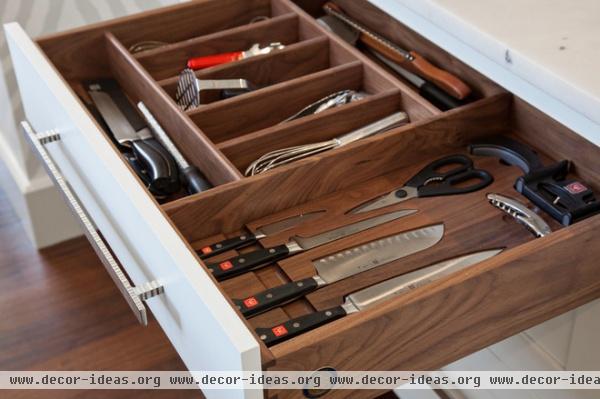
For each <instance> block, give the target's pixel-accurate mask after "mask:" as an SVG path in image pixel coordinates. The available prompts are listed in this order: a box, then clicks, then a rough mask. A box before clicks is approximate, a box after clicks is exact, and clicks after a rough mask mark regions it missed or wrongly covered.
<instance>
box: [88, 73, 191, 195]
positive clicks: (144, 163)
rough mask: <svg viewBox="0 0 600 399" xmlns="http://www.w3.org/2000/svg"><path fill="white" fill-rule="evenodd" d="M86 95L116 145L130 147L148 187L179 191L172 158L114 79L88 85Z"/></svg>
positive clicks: (157, 191) (175, 167) (156, 190)
mask: <svg viewBox="0 0 600 399" xmlns="http://www.w3.org/2000/svg"><path fill="white" fill-rule="evenodd" d="M88 94H89V95H90V97H91V98H92V100H93V101H94V104H95V105H96V108H97V109H98V112H99V113H100V115H102V118H103V119H104V121H105V122H106V124H107V125H108V127H109V128H110V130H111V132H112V134H113V136H114V137H115V138H116V140H117V141H118V142H119V144H121V145H123V146H125V147H127V148H131V149H132V152H133V154H134V156H135V158H136V159H137V160H138V161H139V164H140V165H141V167H142V168H143V170H145V171H146V173H147V174H148V180H147V183H148V189H149V190H150V191H152V192H153V193H156V194H161V195H169V194H174V193H176V192H177V191H179V190H180V188H181V184H180V181H179V173H178V170H177V165H176V163H175V160H174V159H173V157H172V156H171V155H170V154H169V152H168V151H167V150H165V148H164V147H163V146H162V145H161V144H160V143H159V142H158V141H157V140H156V139H155V138H154V137H153V136H152V132H151V131H150V129H149V128H148V126H147V125H146V123H145V122H144V120H143V119H142V117H141V116H140V114H139V113H138V112H137V111H136V109H135V108H134V107H133V105H132V104H131V103H130V102H129V100H128V99H127V97H126V96H125V94H124V93H123V91H121V88H120V87H119V85H118V83H117V82H116V81H114V80H109V79H106V80H99V81H96V82H90V83H89V84H88Z"/></svg>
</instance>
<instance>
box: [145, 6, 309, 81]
mask: <svg viewBox="0 0 600 399" xmlns="http://www.w3.org/2000/svg"><path fill="white" fill-rule="evenodd" d="M297 41H298V17H297V15H295V14H292V13H289V14H284V15H280V16H276V17H273V18H269V19H267V20H264V21H259V22H255V23H250V24H247V25H242V26H237V27H235V28H231V29H226V30H222V31H219V32H215V33H211V34H208V35H204V36H199V37H195V38H192V39H188V40H185V41H182V42H176V43H171V44H167V45H164V46H161V47H158V48H156V49H151V50H146V51H142V52H139V53H136V54H134V57H135V58H136V59H137V60H138V62H139V63H140V64H141V65H142V66H143V67H144V68H146V70H147V71H148V72H149V73H150V75H152V77H153V78H154V79H157V80H161V79H165V78H167V77H169V76H174V75H176V74H177V73H179V72H180V71H181V70H182V69H183V68H184V67H185V65H186V62H187V60H188V59H189V58H192V57H200V56H206V55H211V54H219V53H227V52H232V51H242V50H247V49H248V48H250V47H251V46H252V45H253V44H255V43H259V44H260V45H266V44H269V43H271V42H281V43H283V44H285V45H289V44H292V43H296V42H297Z"/></svg>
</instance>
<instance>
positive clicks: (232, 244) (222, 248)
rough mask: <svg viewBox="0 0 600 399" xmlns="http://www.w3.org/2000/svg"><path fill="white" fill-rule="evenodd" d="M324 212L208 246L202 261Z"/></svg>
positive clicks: (309, 213) (287, 219)
mask: <svg viewBox="0 0 600 399" xmlns="http://www.w3.org/2000/svg"><path fill="white" fill-rule="evenodd" d="M324 213H325V211H324V210H319V211H314V212H308V213H301V214H299V215H295V216H291V217H288V218H285V219H282V220H278V221H276V222H274V223H269V224H265V225H263V226H261V227H259V228H258V229H256V233H248V234H242V235H240V236H237V237H233V238H228V239H226V240H223V241H220V242H217V243H214V244H211V245H207V246H205V247H202V248H201V249H200V252H201V254H200V259H206V258H209V257H211V256H215V255H219V254H222V253H223V252H227V251H230V250H232V249H241V248H245V247H247V246H249V245H252V244H254V243H256V242H257V241H258V240H262V239H263V238H267V237H268V236H270V235H273V234H277V233H281V232H282V231H285V230H289V229H291V228H293V227H296V226H298V225H300V224H302V223H305V222H308V221H310V220H313V219H316V218H317V217H319V216H321V215H322V214H324Z"/></svg>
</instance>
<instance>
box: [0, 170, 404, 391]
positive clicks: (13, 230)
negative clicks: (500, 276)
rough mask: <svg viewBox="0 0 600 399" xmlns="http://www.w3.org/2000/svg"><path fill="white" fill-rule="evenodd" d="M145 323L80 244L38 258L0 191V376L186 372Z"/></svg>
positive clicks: (158, 331) (81, 241)
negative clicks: (4, 373) (60, 372)
mask: <svg viewBox="0 0 600 399" xmlns="http://www.w3.org/2000/svg"><path fill="white" fill-rule="evenodd" d="M1 168H2V166H1V165H0V169H1ZM2 172H4V171H3V170H0V179H2V178H3V176H2ZM150 319H151V320H150V322H149V326H148V327H147V328H144V327H141V326H140V325H139V324H138V323H137V320H136V319H135V317H134V315H133V314H132V313H131V310H130V309H129V307H128V306H127V304H126V303H125V300H124V299H122V297H121V294H120V293H119V291H118V290H117V288H116V287H115V285H114V283H113V282H112V280H111V279H110V277H109V276H108V274H107V273H106V271H105V269H104V267H103V266H102V264H101V263H100V261H99V260H98V258H97V257H96V255H95V253H94V252H93V250H92V249H91V247H90V246H89V244H88V243H87V241H86V240H85V239H84V238H81V239H75V240H72V241H69V242H67V243H63V244H60V245H57V246H55V247H52V248H49V249H45V250H42V251H39V252H38V251H36V249H35V248H34V247H33V246H32V244H31V243H30V242H29V240H28V238H27V236H26V234H25V231H24V230H23V227H22V226H21V223H20V221H19V219H18V218H17V216H16V214H15V213H14V212H13V210H12V209H11V207H10V204H9V202H8V199H7V197H6V194H5V193H4V192H2V190H0V370H52V371H56V370H185V366H184V365H183V363H182V362H181V360H180V358H179V356H178V355H177V353H176V352H175V350H174V349H173V347H172V346H171V344H170V343H169V340H168V338H167V337H166V336H165V335H164V334H163V332H162V330H161V329H160V327H159V326H158V324H157V323H156V321H155V320H154V319H152V318H151V317H150ZM202 397H203V396H202V394H201V393H200V392H199V391H196V390H193V391H192V390H173V391H166V390H165V391H161V390H145V391H133V390H119V391H117V390H104V391H100V390H97V391H91V390H88V391H81V390H61V391H58V390H52V391H24V390H23V391H0V398H2V399H5V398H6V399H9V398H10V399H30V398H31V399H33V398H35V399H37V398H44V399H71V398H78V399H99V398H102V399H121V398H122V399H125V398H127V399H129V398H136V399H151V398H160V399H184V398H195V399H202ZM386 398H395V396H394V395H393V394H391V393H390V394H387V395H384V396H382V397H381V399H386Z"/></svg>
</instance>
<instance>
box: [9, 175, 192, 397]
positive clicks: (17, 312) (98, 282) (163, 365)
mask: <svg viewBox="0 0 600 399" xmlns="http://www.w3.org/2000/svg"><path fill="white" fill-rule="evenodd" d="M0 178H1V177H0ZM0 370H185V366H184V365H183V363H182V362H181V360H180V358H179V356H178V355H177V353H176V352H175V350H174V349H173V347H172V346H171V344H170V343H169V340H168V338H167V337H166V336H165V335H164V334H163V332H162V330H161V329H160V327H159V326H158V325H157V323H156V322H155V321H154V320H151V321H150V323H149V326H148V327H147V328H143V327H141V326H139V325H138V324H137V321H136V319H135V317H134V315H133V313H132V312H131V310H130V309H129V307H128V306H127V304H126V303H125V301H124V300H123V299H122V297H121V294H120V293H119V291H118V290H117V288H116V287H115V285H114V283H113V282H112V280H111V279H110V277H109V276H108V274H107V273H106V271H105V269H104V267H103V266H102V264H101V263H100V261H99V260H98V258H97V257H96V255H95V253H94V252H93V250H92V249H91V247H90V246H89V244H88V243H87V241H85V239H76V240H72V241H70V242H68V243H64V244H61V245H58V246H55V247H53V248H50V249H47V250H43V251H41V252H37V251H36V250H35V248H34V247H33V246H32V244H31V243H30V242H29V241H28V239H27V236H26V235H25V232H24V230H23V228H22V226H21V224H20V222H19V220H18V218H17V216H16V215H15V213H14V212H13V211H12V209H11V207H10V204H9V202H8V199H7V198H6V195H5V193H3V192H1V190H0ZM0 398H3V399H4V398H11V399H12V398H27V399H29V398H32V399H33V398H36V399H37V398H50V399H54V398H57V399H58V398H60V399H69V398H81V399H95V398H103V399H117V398H119V399H120V398H123V399H125V398H127V399H129V398H136V399H146V398H161V399H180V398H181V399H183V398H196V399H201V398H202V395H201V394H200V393H199V391H191V390H187V391H184V390H178V391H160V390H154V391H152V390H147V391H125V390H120V391H112V390H105V391H75V390H62V391H0Z"/></svg>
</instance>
